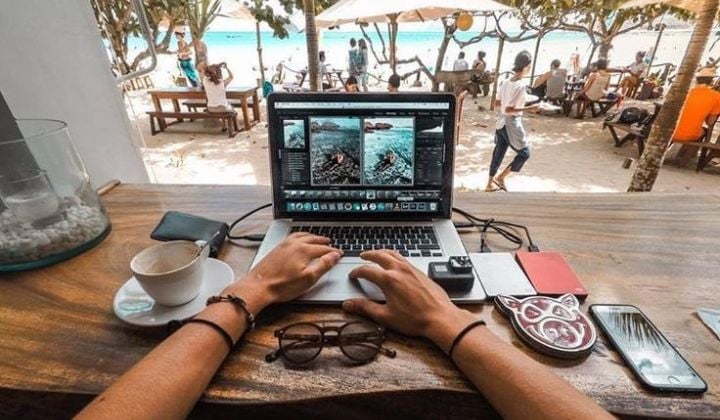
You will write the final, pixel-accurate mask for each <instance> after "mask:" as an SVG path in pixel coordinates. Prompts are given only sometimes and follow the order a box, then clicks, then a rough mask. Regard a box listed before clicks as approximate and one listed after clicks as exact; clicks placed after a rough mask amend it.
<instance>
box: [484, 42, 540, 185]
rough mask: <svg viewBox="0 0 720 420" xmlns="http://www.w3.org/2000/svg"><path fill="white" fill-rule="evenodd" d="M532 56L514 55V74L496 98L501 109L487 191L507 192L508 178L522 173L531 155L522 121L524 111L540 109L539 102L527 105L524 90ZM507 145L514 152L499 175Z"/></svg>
mask: <svg viewBox="0 0 720 420" xmlns="http://www.w3.org/2000/svg"><path fill="white" fill-rule="evenodd" d="M531 63H532V56H531V55H530V53H529V52H527V51H522V52H520V53H519V54H518V55H517V56H516V57H515V62H514V64H513V69H512V70H513V75H512V77H511V78H510V79H508V80H506V81H504V82H503V83H502V85H500V87H499V88H498V93H497V97H496V99H495V108H496V109H497V110H498V119H497V123H496V124H495V148H494V149H493V153H492V161H491V162H490V174H489V175H490V176H489V177H488V182H487V185H486V187H485V191H488V192H492V191H497V190H498V189H500V190H503V191H507V187H506V186H505V179H506V178H507V177H508V175H510V174H511V173H512V172H520V170H521V169H522V167H523V165H525V162H527V160H528V159H529V158H530V143H528V141H527V136H526V134H525V128H524V127H523V123H522V115H523V111H527V110H532V109H537V107H538V105H537V104H535V105H532V106H525V103H526V100H525V91H526V89H527V86H526V85H525V82H524V81H523V77H525V76H526V75H527V74H528V72H529V71H530V64H531ZM508 148H512V149H513V150H514V151H515V157H514V158H513V160H512V162H511V163H510V164H509V165H508V166H507V167H505V169H503V171H502V172H501V173H500V175H498V176H497V177H496V176H495V175H496V174H497V171H498V170H499V169H500V165H501V164H502V161H503V159H504V158H505V154H506V153H507V150H508Z"/></svg>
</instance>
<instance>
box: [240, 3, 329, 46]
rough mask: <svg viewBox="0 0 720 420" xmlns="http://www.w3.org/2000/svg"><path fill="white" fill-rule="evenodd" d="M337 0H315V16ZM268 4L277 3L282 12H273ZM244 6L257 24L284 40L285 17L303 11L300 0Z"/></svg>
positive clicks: (285, 30) (286, 35) (285, 33)
mask: <svg viewBox="0 0 720 420" xmlns="http://www.w3.org/2000/svg"><path fill="white" fill-rule="evenodd" d="M337 1H338V0H315V14H316V15H317V14H320V13H322V11H323V10H325V9H327V8H328V7H330V6H332V5H333V4H335V3H337ZM270 3H279V4H280V7H281V8H282V11H277V10H275V9H274V8H273V7H272V6H271V5H270ZM245 6H246V7H247V8H248V10H250V13H252V15H253V17H255V19H256V20H257V21H258V22H265V23H267V24H268V26H270V28H271V29H272V30H273V36H275V37H277V38H280V39H284V38H287V37H288V35H289V34H288V31H287V25H288V24H289V23H290V19H288V18H287V16H289V15H292V14H293V13H295V11H298V10H300V11H302V10H303V2H302V0H278V1H277V2H271V1H268V0H247V1H245Z"/></svg>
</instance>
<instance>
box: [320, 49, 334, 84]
mask: <svg viewBox="0 0 720 420" xmlns="http://www.w3.org/2000/svg"><path fill="white" fill-rule="evenodd" d="M318 59H319V60H320V82H321V83H322V89H323V90H328V89H330V88H331V87H332V73H330V66H329V65H328V64H326V63H325V51H320V52H319V53H318Z"/></svg>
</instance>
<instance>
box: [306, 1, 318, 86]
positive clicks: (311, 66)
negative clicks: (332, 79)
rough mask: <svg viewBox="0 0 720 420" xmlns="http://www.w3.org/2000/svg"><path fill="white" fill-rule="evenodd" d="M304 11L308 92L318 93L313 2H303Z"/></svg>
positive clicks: (316, 38) (316, 45) (316, 44)
mask: <svg viewBox="0 0 720 420" xmlns="http://www.w3.org/2000/svg"><path fill="white" fill-rule="evenodd" d="M303 10H304V11H305V40H306V42H307V54H308V77H309V78H310V79H309V82H310V90H311V91H313V92H319V91H320V86H322V85H321V83H320V56H319V51H318V37H317V27H316V26H315V0H303Z"/></svg>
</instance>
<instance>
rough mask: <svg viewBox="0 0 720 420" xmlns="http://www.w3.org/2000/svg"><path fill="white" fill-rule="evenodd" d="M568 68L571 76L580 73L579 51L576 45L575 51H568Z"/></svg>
mask: <svg viewBox="0 0 720 420" xmlns="http://www.w3.org/2000/svg"><path fill="white" fill-rule="evenodd" d="M570 68H571V69H572V75H573V76H576V77H577V76H578V75H579V74H580V52H579V51H578V47H575V51H573V52H572V53H570Z"/></svg>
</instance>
